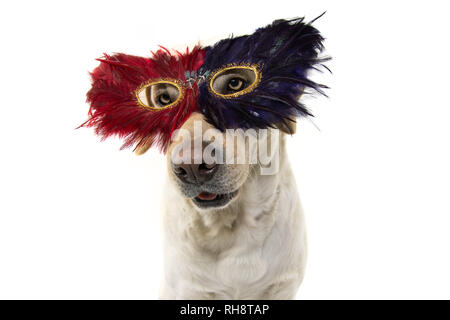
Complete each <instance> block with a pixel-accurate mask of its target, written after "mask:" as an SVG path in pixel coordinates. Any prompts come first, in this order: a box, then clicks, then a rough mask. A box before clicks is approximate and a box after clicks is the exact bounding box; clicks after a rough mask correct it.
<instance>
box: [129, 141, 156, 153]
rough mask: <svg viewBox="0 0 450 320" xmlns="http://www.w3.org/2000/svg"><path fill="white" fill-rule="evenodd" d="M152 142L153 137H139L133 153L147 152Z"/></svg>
mask: <svg viewBox="0 0 450 320" xmlns="http://www.w3.org/2000/svg"><path fill="white" fill-rule="evenodd" d="M153 143H154V138H153V137H150V138H145V139H141V141H139V143H138V144H137V145H136V147H135V148H134V153H135V154H136V155H137V156H140V155H143V154H144V153H146V152H147V150H148V149H150V147H151V146H152V145H153Z"/></svg>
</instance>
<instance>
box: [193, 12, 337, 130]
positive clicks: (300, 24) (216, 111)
mask: <svg viewBox="0 0 450 320" xmlns="http://www.w3.org/2000/svg"><path fill="white" fill-rule="evenodd" d="M313 21H314V20H313ZM323 40H324V39H323V37H322V36H321V35H320V33H319V31H318V30H317V29H315V28H314V27H313V26H311V23H305V22H304V18H298V19H293V20H276V21H274V22H273V23H272V24H271V25H268V26H267V27H264V28H260V29H258V30H256V31H255V32H254V33H253V34H252V35H247V36H241V37H237V38H230V39H224V40H221V41H219V42H217V43H216V44H215V45H213V46H212V47H209V48H207V53H206V57H205V62H204V64H203V66H202V69H203V70H214V69H216V68H220V67H221V66H224V65H227V64H245V63H251V64H258V65H260V66H262V68H261V73H262V78H261V81H260V83H259V85H258V86H257V87H256V88H255V89H254V90H253V91H251V92H249V93H246V94H244V95H242V96H239V97H236V98H233V99H223V98H220V97H217V96H215V95H213V94H211V93H210V92H209V90H208V88H207V84H206V83H203V84H202V85H201V86H200V88H199V100H198V101H199V105H200V106H201V111H202V112H203V113H204V115H205V117H206V118H207V120H208V121H209V122H210V123H211V124H213V125H214V126H216V127H217V128H218V129H220V130H225V129H227V128H244V129H246V128H266V127H269V126H271V127H273V126H274V125H276V124H278V123H285V122H286V121H289V119H292V118H293V117H301V116H309V115H311V113H310V112H309V111H308V110H307V108H306V107H305V106H304V105H303V104H302V103H300V102H299V101H298V98H299V97H300V95H301V94H302V93H304V92H305V90H306V89H313V90H314V91H317V92H319V93H321V94H324V93H323V91H322V90H321V89H323V88H327V87H326V86H324V85H321V84H317V83H315V82H313V81H311V80H309V79H308V78H307V75H308V71H310V70H311V69H317V68H318V67H319V66H321V65H322V63H324V62H325V61H327V60H329V59H330V58H327V57H325V58H321V57H319V55H320V53H321V52H322V51H323V45H322V41H323Z"/></svg>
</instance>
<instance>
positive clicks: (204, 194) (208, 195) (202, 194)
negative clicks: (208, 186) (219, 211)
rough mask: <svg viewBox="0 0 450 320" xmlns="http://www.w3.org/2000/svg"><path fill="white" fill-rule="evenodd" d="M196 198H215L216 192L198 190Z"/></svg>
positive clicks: (206, 199)
mask: <svg viewBox="0 0 450 320" xmlns="http://www.w3.org/2000/svg"><path fill="white" fill-rule="evenodd" d="M197 198H199V199H200V200H203V201H210V200H214V199H215V198H217V193H209V192H200V193H199V194H198V195H197Z"/></svg>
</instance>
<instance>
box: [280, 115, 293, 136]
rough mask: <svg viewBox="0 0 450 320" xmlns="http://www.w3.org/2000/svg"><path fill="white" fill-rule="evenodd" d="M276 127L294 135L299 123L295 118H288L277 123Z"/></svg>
mask: <svg viewBox="0 0 450 320" xmlns="http://www.w3.org/2000/svg"><path fill="white" fill-rule="evenodd" d="M276 127H277V128H278V129H280V130H281V131H283V132H284V133H286V134H294V133H295V132H296V131H297V121H296V120H295V119H294V118H286V119H285V120H284V121H283V122H279V123H277V124H276Z"/></svg>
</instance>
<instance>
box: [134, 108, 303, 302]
mask: <svg viewBox="0 0 450 320" xmlns="http://www.w3.org/2000/svg"><path fill="white" fill-rule="evenodd" d="M198 123H200V126H201V127H202V128H203V130H204V129H207V130H210V131H211V130H212V131H215V134H216V135H217V136H221V135H222V136H225V134H224V133H223V132H220V131H219V130H217V129H215V128H214V127H212V126H211V125H210V124H209V123H208V122H206V121H205V120H204V118H203V115H201V114H200V113H193V114H192V116H191V117H190V118H189V119H188V120H187V121H186V122H185V123H184V124H183V126H182V127H181V130H182V131H183V130H184V132H187V133H189V134H190V135H189V134H188V135H181V134H179V135H176V136H175V137H174V139H173V141H172V143H171V144H170V146H169V149H168V152H167V168H168V181H167V184H166V187H165V188H166V190H165V192H164V194H165V199H164V209H163V222H164V223H163V225H164V240H165V241H164V243H165V245H164V253H165V259H164V261H165V267H164V278H163V282H162V288H161V293H160V297H161V298H162V299H292V298H294V297H295V294H296V292H297V288H298V286H299V285H300V283H301V281H302V278H303V273H304V268H305V259H306V242H305V225H304V221H303V213H302V209H301V205H300V202H299V198H298V194H297V187H296V184H295V181H294V177H293V174H292V171H291V168H290V165H289V161H288V158H287V156H286V150H285V149H286V147H285V134H284V133H282V132H281V133H279V132H276V133H279V134H276V135H275V134H271V135H268V136H266V137H263V138H262V139H267V141H268V142H269V144H270V146H269V148H270V149H271V150H276V151H278V152H272V153H270V152H269V156H270V155H272V158H270V159H269V163H265V165H263V164H261V163H259V162H258V163H253V164H252V163H248V162H249V161H244V162H246V163H243V164H226V163H225V164H214V163H213V164H205V163H203V162H202V163H197V164H174V163H173V161H172V160H173V155H174V152H176V150H177V149H179V148H178V147H179V146H181V145H183V143H185V142H186V141H185V140H189V138H190V137H192V136H193V135H194V132H193V131H194V128H195V124H198ZM289 130H290V132H293V131H294V130H295V128H294V127H293V126H291V127H290V128H289ZM271 131H274V130H271ZM284 131H288V130H284ZM205 136H206V135H202V143H198V144H197V145H200V146H201V147H200V148H201V149H202V150H201V151H202V152H203V151H204V149H205V147H207V145H209V143H210V142H211V140H210V139H205ZM274 136H275V139H274ZM186 137H187V139H186ZM223 138H224V139H222V140H223V141H226V139H225V137H223ZM238 138H240V139H241V141H242V139H245V137H243V136H242V135H241V136H239V137H238ZM247 138H248V137H247ZM259 139H261V138H259ZM205 140H206V141H205ZM216 140H220V139H216ZM247 140H248V139H247ZM247 140H246V144H245V148H249V142H248V141H247ZM255 142H256V143H259V142H261V141H255V139H254V140H253V143H255ZM222 143H223V144H225V142H222ZM194 144H195V143H193V144H188V148H189V147H190V145H194ZM237 144H238V143H236V145H237ZM225 149H226V147H225ZM247 150H248V149H247ZM143 151H145V148H144V149H143V150H138V153H142V152H143ZM240 151H241V149H239V148H238V147H236V146H235V147H234V148H231V152H232V156H231V158H236V156H237V153H239V152H240ZM194 153H195V152H192V154H194ZM275 157H276V158H278V159H275ZM225 158H228V159H229V158H230V156H229V155H226V156H225ZM246 160H248V157H246ZM235 162H237V161H235ZM273 162H277V164H276V166H277V168H276V169H275V170H276V172H270V173H269V174H264V172H262V169H264V168H266V169H267V167H268V166H271V165H273Z"/></svg>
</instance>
